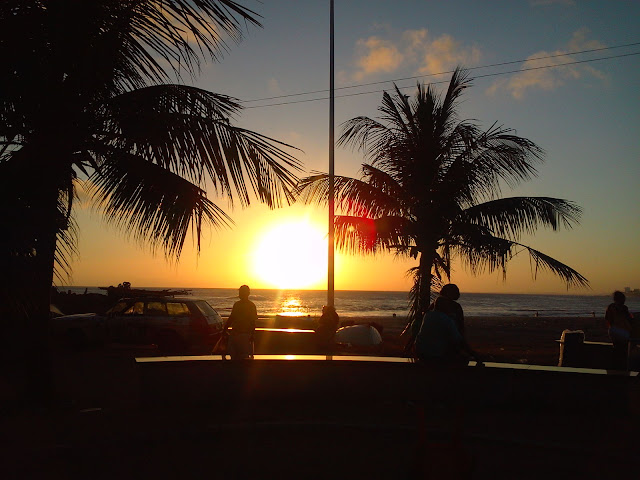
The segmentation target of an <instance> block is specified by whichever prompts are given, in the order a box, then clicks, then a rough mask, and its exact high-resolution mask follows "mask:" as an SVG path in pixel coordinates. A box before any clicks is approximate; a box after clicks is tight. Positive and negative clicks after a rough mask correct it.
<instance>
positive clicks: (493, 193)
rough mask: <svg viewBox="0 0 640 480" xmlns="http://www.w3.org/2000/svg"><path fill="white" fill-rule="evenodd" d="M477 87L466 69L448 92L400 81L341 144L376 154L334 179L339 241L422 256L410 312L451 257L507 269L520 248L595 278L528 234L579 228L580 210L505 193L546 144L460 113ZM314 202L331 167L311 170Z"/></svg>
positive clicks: (527, 173)
mask: <svg viewBox="0 0 640 480" xmlns="http://www.w3.org/2000/svg"><path fill="white" fill-rule="evenodd" d="M469 86H470V79H469V78H468V75H467V73H466V72H465V71H464V70H462V69H460V68H458V69H456V71H455V72H454V73H453V76H452V77H451V81H450V82H449V86H448V89H447V92H446V94H445V96H444V98H442V97H441V96H440V95H438V94H437V92H436V91H435V90H434V89H433V87H432V86H427V87H424V86H421V85H420V84H419V85H418V91H417V94H416V96H415V98H414V99H413V100H410V99H409V97H408V96H407V95H404V94H402V92H401V91H400V89H398V88H397V86H396V87H395V95H393V96H392V95H390V94H388V93H386V92H385V93H384V95H383V98H382V105H381V106H380V107H379V111H380V112H381V113H382V116H381V119H380V120H373V119H370V118H368V117H356V118H353V119H351V120H349V121H347V122H345V124H344V125H343V127H344V129H343V133H342V136H341V137H340V139H339V141H338V144H339V145H342V144H344V145H351V146H352V147H354V148H356V149H358V150H360V151H362V152H363V153H364V154H365V155H366V158H367V159H368V160H369V163H365V164H363V166H362V177H361V179H354V178H348V177H339V176H338V177H336V178H335V192H336V197H335V200H336V206H337V208H338V209H339V210H340V211H341V212H342V213H343V215H339V216H336V218H335V227H336V239H337V246H338V248H341V249H342V250H344V251H347V252H351V253H355V252H358V253H365V254H375V253H377V252H385V251H386V252H395V253H396V254H398V255H402V256H405V257H409V258H414V259H417V260H418V265H417V266H416V267H414V268H412V269H410V270H409V274H411V275H412V276H413V279H414V285H413V287H412V289H411V293H410V296H411V306H410V320H412V319H413V318H414V317H415V315H417V313H418V312H420V311H423V309H424V308H426V306H427V305H428V304H429V301H430V294H431V287H432V286H433V285H434V284H439V283H440V281H441V280H442V279H444V278H447V279H449V278H450V274H451V262H452V260H453V259H454V258H455V257H459V258H461V260H462V261H463V264H465V265H466V266H467V267H469V269H470V271H471V272H472V273H474V274H475V273H479V272H482V271H485V270H487V269H488V271H490V272H491V271H495V270H496V269H500V270H502V272H503V274H505V275H506V265H507V262H508V261H509V260H510V259H511V258H513V257H514V256H516V255H517V254H518V253H520V252H521V251H526V252H528V253H529V255H530V256H531V258H532V260H533V263H534V264H535V268H536V271H537V270H538V269H546V270H549V271H551V272H552V273H554V274H556V275H558V276H559V277H560V278H562V279H563V280H564V281H565V282H566V284H567V286H572V285H580V286H586V285H587V284H588V282H587V280H586V279H585V278H584V277H583V276H582V275H580V274H579V273H578V272H576V271H575V270H573V269H572V268H570V267H568V266H567V265H564V264H563V263H561V262H559V261H557V260H555V259H553V258H551V257H549V256H547V255H545V254H543V253H541V252H539V251H537V250H535V249H533V248H531V247H530V246H527V245H523V244H522V243H520V241H519V240H520V238H521V237H522V235H523V234H529V233H533V232H534V231H535V230H536V228H537V227H540V226H542V227H550V228H552V229H553V230H556V229H558V228H559V227H561V226H562V227H571V226H572V225H574V224H575V223H576V222H577V221H578V218H579V216H580V213H581V210H580V208H579V207H578V206H577V205H575V204H574V203H573V202H570V201H567V200H561V199H557V198H549V197H511V198H500V191H501V183H503V182H504V183H506V184H507V185H508V186H510V187H513V186H515V185H517V184H518V183H520V182H522V181H524V180H528V179H530V178H531V177H532V176H534V175H535V174H536V170H535V168H534V164H535V163H536V162H538V161H541V159H542V154H543V152H542V150H541V149H540V148H539V147H537V146H536V145H535V144H534V143H533V142H531V141H530V140H527V139H525V138H521V137H518V136H516V135H514V134H513V132H512V131H511V130H509V129H507V128H503V127H500V126H497V125H496V124H494V125H493V126H492V127H491V128H489V129H488V130H486V131H483V130H481V129H480V128H479V127H478V126H477V125H476V124H474V123H473V122H470V121H460V120H459V119H458V116H457V114H456V107H457V102H458V100H459V98H460V95H461V94H462V93H463V91H464V90H465V89H466V88H468V87H469ZM298 193H299V194H300V196H301V198H302V199H303V200H304V201H306V202H315V203H320V204H322V203H326V202H327V198H328V176H327V175H326V174H317V175H313V176H310V177H307V178H305V179H303V180H302V181H301V182H300V184H299V187H298Z"/></svg>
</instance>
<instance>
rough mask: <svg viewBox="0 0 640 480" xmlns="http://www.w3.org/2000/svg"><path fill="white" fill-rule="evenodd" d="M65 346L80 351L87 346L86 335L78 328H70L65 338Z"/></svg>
mask: <svg viewBox="0 0 640 480" xmlns="http://www.w3.org/2000/svg"><path fill="white" fill-rule="evenodd" d="M65 341H66V345H67V347H69V348H70V349H72V350H82V349H83V348H85V347H86V346H87V343H88V342H87V335H86V334H85V333H84V332H83V331H82V330H81V329H79V328H70V329H69V330H67V333H66V337H65Z"/></svg>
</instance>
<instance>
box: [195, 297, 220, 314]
mask: <svg viewBox="0 0 640 480" xmlns="http://www.w3.org/2000/svg"><path fill="white" fill-rule="evenodd" d="M195 303H196V306H197V307H198V310H200V311H201V312H202V314H203V315H204V316H205V317H213V316H216V315H217V312H216V311H215V310H214V309H213V308H211V305H209V304H208V303H207V302H205V301H204V300H203V301H201V302H195Z"/></svg>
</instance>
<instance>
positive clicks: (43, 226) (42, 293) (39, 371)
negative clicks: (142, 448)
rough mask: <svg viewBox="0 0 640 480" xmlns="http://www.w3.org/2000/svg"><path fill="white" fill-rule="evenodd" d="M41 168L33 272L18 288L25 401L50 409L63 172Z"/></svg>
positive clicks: (36, 192)
mask: <svg viewBox="0 0 640 480" xmlns="http://www.w3.org/2000/svg"><path fill="white" fill-rule="evenodd" d="M36 163H40V162H36ZM38 166H39V167H40V171H39V172H38V175H37V176H38V179H37V180H35V182H34V185H33V187H34V188H33V192H32V199H31V200H32V201H31V208H32V209H33V210H34V213H35V215H34V217H33V219H34V221H33V223H34V225H32V228H33V229H34V230H33V238H34V244H35V247H34V253H33V255H32V256H31V258H29V259H28V264H29V267H30V269H31V270H32V271H31V272H29V273H30V275H27V276H26V277H23V284H22V285H17V286H16V287H17V289H18V291H20V293H21V295H23V296H24V297H26V298H25V302H24V303H23V305H24V310H23V315H22V316H23V321H24V322H25V326H26V328H25V329H23V330H22V331H23V332H24V334H25V338H24V339H23V341H24V345H25V347H26V351H25V352H26V359H25V368H26V375H27V379H26V382H27V383H26V391H25V397H26V398H25V401H26V402H27V403H29V404H32V405H34V404H35V405H43V406H48V405H51V404H52V403H53V402H54V400H55V388H54V378H53V362H52V356H51V348H50V313H49V310H50V304H51V287H52V285H53V272H54V262H55V252H56V242H57V232H58V224H59V218H58V217H59V212H58V188H57V185H56V182H55V174H56V173H58V174H59V172H51V171H49V170H50V169H51V168H50V167H49V166H48V165H47V166H45V165H42V164H41V163H40V165H38ZM25 280H26V281H25ZM27 281H28V282H30V283H27Z"/></svg>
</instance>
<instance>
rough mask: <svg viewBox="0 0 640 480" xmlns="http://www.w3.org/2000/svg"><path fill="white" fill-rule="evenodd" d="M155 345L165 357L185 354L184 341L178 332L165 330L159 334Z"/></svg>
mask: <svg viewBox="0 0 640 480" xmlns="http://www.w3.org/2000/svg"><path fill="white" fill-rule="evenodd" d="M155 344H156V345H157V346H158V350H160V353H162V354H164V355H176V354H181V353H184V351H185V343H184V340H182V338H181V337H180V335H178V334H177V333H176V332H172V331H171V330H164V331H160V332H158V336H157V338H156V341H155Z"/></svg>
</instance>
